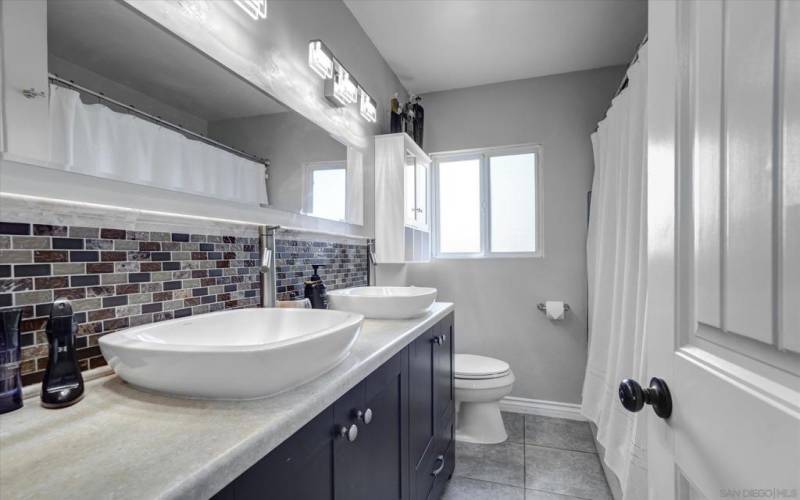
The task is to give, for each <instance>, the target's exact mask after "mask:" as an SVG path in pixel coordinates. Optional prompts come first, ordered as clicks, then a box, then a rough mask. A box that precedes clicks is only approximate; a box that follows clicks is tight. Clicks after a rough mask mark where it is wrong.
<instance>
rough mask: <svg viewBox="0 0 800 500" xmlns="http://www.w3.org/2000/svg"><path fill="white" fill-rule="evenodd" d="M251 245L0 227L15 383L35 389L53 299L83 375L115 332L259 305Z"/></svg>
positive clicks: (198, 237) (235, 240)
mask: <svg viewBox="0 0 800 500" xmlns="http://www.w3.org/2000/svg"><path fill="white" fill-rule="evenodd" d="M258 256H259V252H258V241H257V238H248V237H234V236H213V235H203V234H187V233H168V232H150V231H127V230H124V229H111V228H98V227H78V226H53V225H43V224H27V223H9V222H0V308H5V307H9V306H14V307H22V308H23V310H24V313H23V318H24V319H23V322H22V332H21V344H22V346H23V347H22V364H21V371H22V379H23V384H24V385H29V384H33V383H37V382H39V381H41V379H42V376H43V375H44V369H45V367H46V364H47V338H46V335H45V327H46V324H47V318H48V315H49V314H50V307H51V304H52V302H53V300H55V299H58V298H61V297H65V298H67V299H69V300H70V301H71V302H72V305H73V310H74V311H75V313H76V318H77V320H78V323H79V326H78V337H77V352H78V357H79V359H80V365H81V368H82V369H84V370H85V369H90V368H95V367H98V366H102V365H104V364H106V362H105V360H104V359H103V357H102V355H101V353H100V347H99V346H98V343H97V340H98V338H99V337H101V336H102V335H104V334H106V333H109V332H113V331H115V330H118V329H121V328H127V327H131V326H136V325H143V324H147V323H152V322H156V321H163V320H167V319H173V318H181V317H184V316H190V315H194V314H202V313H207V312H211V311H219V310H223V309H232V308H240V307H252V306H257V305H259V302H260V291H259V288H260V275H259V268H258Z"/></svg>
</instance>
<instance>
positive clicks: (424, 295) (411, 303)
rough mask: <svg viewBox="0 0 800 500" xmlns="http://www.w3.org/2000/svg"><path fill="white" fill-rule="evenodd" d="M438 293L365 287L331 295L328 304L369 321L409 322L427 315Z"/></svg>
mask: <svg viewBox="0 0 800 500" xmlns="http://www.w3.org/2000/svg"><path fill="white" fill-rule="evenodd" d="M436 292H437V290H436V289H435V288H426V287H416V286H361V287H356V288H344V289H341V290H330V291H328V304H329V306H330V308H331V309H337V310H340V311H350V312H354V313H359V314H363V315H364V316H366V317H367V318H373V319H405V318H414V317H417V316H421V315H423V314H425V313H426V312H427V311H428V308H430V306H431V304H433V303H434V302H435V301H436Z"/></svg>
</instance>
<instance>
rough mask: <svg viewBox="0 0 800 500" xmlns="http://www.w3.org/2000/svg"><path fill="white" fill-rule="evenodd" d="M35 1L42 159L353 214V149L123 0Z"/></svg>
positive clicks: (358, 170)
mask: <svg viewBox="0 0 800 500" xmlns="http://www.w3.org/2000/svg"><path fill="white" fill-rule="evenodd" d="M47 9H48V14H47V16H48V19H47V21H48V47H49V60H48V66H49V67H48V69H49V72H50V74H51V101H50V102H51V124H52V122H53V121H55V125H53V130H54V131H55V132H51V137H53V136H57V137H55V138H54V139H53V140H52V141H51V142H52V144H51V149H53V150H55V153H53V154H51V158H56V159H57V158H60V157H64V158H69V160H65V162H67V163H69V162H73V163H80V164H81V165H79V166H77V167H75V168H73V170H78V171H81V173H86V174H89V175H99V176H106V177H112V178H117V179H121V180H127V181H129V182H143V183H151V181H152V183H153V184H157V185H160V186H164V185H166V186H173V187H174V189H181V190H183V189H182V188H183V187H186V190H188V191H190V192H197V193H201V194H208V193H209V192H210V193H212V195H213V194H218V195H219V196H221V197H223V198H228V199H233V200H235V201H242V202H245V203H259V204H261V205H268V206H269V207H271V208H276V209H280V210H285V211H289V212H295V213H302V214H306V215H310V216H315V217H321V218H325V219H332V220H339V221H345V222H348V223H351V224H363V215H364V214H363V206H364V196H363V177H364V171H363V166H362V159H363V152H362V151H360V150H358V149H356V148H353V147H348V145H346V144H345V143H343V141H341V140H339V139H337V138H336V137H333V136H332V135H331V134H329V133H328V132H326V131H325V130H324V129H322V128H321V127H319V126H317V125H316V124H314V123H313V122H311V121H310V120H308V119H306V118H305V117H303V116H302V115H300V114H299V113H297V112H295V111H293V110H291V109H289V108H287V107H286V106H284V105H283V104H282V103H280V102H278V101H276V100H275V99H273V98H272V97H271V96H269V95H267V94H266V93H264V92H263V91H262V90H260V89H258V88H256V87H255V86H253V85H251V84H250V83H249V82H248V81H246V80H244V79H243V78H241V77H239V76H238V75H236V74H234V73H232V72H231V71H229V70H228V69H227V68H225V67H223V66H221V65H220V64H218V63H217V62H216V61H214V60H212V59H210V58H209V57H207V56H206V55H205V54H203V53H201V52H200V51H199V50H197V49H196V48H195V47H193V46H191V45H189V44H187V43H186V42H185V41H183V40H181V39H179V38H178V37H176V36H174V35H173V34H171V33H169V32H168V31H166V30H164V29H163V28H162V27H160V26H158V25H156V24H154V23H152V22H151V21H150V20H149V19H147V18H145V17H143V16H142V15H141V14H140V13H138V12H137V11H135V10H133V9H131V8H130V7H128V6H127V5H125V4H124V3H123V2H119V1H104V2H97V1H85V2H63V1H59V0H49V1H48V4H47ZM132 108H133V109H132ZM53 110H55V111H53ZM140 112H141V113H140ZM54 116H55V118H53V117H54ZM160 120H163V122H162V121H160ZM165 122H166V123H168V124H172V125H175V127H174V128H170V127H169V126H168V125H166V124H165ZM64 124H66V125H64ZM62 125H63V126H62ZM59 127H61V128H64V129H65V130H66V132H59V131H60V130H61V128H59ZM164 129H169V135H168V136H165V133H164V132H163V130H164ZM79 136H80V137H82V138H81V139H80V140H79ZM83 136H85V137H83ZM204 139H210V140H206V141H204ZM142 150H146V151H147V154H143V153H142ZM75 158H82V160H81V161H77V160H75ZM87 158H88V159H87ZM266 162H268V164H269V165H268V167H266V169H265V168H264V165H263V164H264V163H266ZM89 163H90V164H92V166H91V168H89V167H85V165H84V164H89ZM143 163H147V165H143ZM259 168H260V172H259V170H258V169H259ZM220 170H221V171H222V173H220ZM265 171H266V173H267V176H266V178H265V176H264V172H265ZM133 172H136V174H135V175H134V173H133ZM159 183H160V184H159ZM228 184H230V186H228Z"/></svg>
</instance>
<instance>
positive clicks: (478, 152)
mask: <svg viewBox="0 0 800 500" xmlns="http://www.w3.org/2000/svg"><path fill="white" fill-rule="evenodd" d="M531 153H532V154H534V155H535V156H536V162H535V170H534V184H535V186H534V190H535V191H534V204H535V205H534V207H535V208H534V210H535V213H534V228H533V230H534V242H535V244H534V250H533V251H532V252H493V251H491V241H490V239H491V214H490V210H491V203H490V199H489V198H490V192H491V186H490V175H489V172H490V171H489V162H490V160H491V158H492V157H496V156H508V155H514V154H531ZM431 159H432V160H433V164H432V175H431V188H432V189H431V201H432V206H431V208H432V213H431V215H432V217H431V223H432V227H431V230H432V236H433V256H434V258H437V259H495V258H501V259H502V258H538V257H543V256H544V245H543V243H544V242H543V238H542V234H543V231H542V148H541V146H540V145H539V144H519V145H514V146H502V147H491V148H477V149H465V150H459V151H446V152H440V153H434V154H432V155H431ZM471 159H477V160H480V197H481V199H480V242H481V243H480V247H481V249H480V251H479V252H473V253H453V252H445V253H443V252H441V249H440V239H439V236H440V234H441V233H440V227H439V223H440V213H441V210H440V206H439V201H440V191H439V163H440V162H442V161H447V162H451V161H462V160H471Z"/></svg>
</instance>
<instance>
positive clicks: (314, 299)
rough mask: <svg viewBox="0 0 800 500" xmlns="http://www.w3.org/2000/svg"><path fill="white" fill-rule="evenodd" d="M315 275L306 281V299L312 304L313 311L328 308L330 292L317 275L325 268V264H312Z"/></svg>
mask: <svg viewBox="0 0 800 500" xmlns="http://www.w3.org/2000/svg"><path fill="white" fill-rule="evenodd" d="M311 267H313V268H314V274H313V275H312V276H311V277H310V278H309V279H307V280H306V282H305V283H306V293H305V296H306V298H307V299H308V300H309V301H310V302H311V308H312V309H327V308H328V292H327V291H326V290H325V283H323V282H322V278H320V277H319V274H317V269H319V268H320V267H325V266H324V265H323V264H312V265H311Z"/></svg>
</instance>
